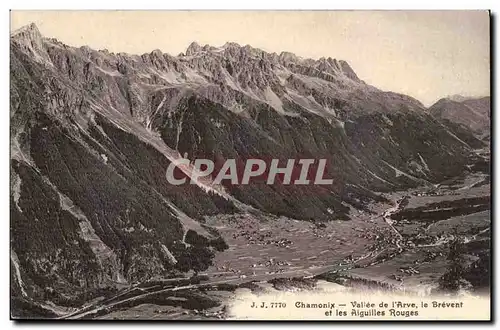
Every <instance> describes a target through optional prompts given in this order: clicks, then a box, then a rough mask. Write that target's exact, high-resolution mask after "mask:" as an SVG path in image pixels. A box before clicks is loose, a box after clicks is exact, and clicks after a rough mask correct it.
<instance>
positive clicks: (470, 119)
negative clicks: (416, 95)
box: [429, 96, 491, 134]
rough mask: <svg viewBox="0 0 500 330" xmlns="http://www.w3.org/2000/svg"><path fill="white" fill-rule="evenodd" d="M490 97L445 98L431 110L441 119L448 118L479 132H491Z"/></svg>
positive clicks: (430, 110) (432, 113)
mask: <svg viewBox="0 0 500 330" xmlns="http://www.w3.org/2000/svg"><path fill="white" fill-rule="evenodd" d="M490 102H491V101H490V97H489V96H487V97H481V98H463V97H462V98H457V97H455V98H453V99H452V98H443V99H440V100H439V101H437V102H436V103H435V104H433V105H432V106H431V107H430V108H429V112H430V113H431V115H433V116H434V117H436V118H438V119H440V120H443V119H444V120H448V121H450V122H453V123H457V124H460V125H464V126H465V127H467V128H469V129H471V130H473V131H475V132H476V133H479V134H485V133H487V134H489V130H490V121H491V120H490V108H491V103H490Z"/></svg>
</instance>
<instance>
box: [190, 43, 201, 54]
mask: <svg viewBox="0 0 500 330" xmlns="http://www.w3.org/2000/svg"><path fill="white" fill-rule="evenodd" d="M201 51H202V48H201V46H200V45H199V44H198V43H197V42H195V41H193V42H192V43H191V44H190V45H189V47H188V48H187V49H186V55H188V56H189V55H193V54H196V53H199V52H201Z"/></svg>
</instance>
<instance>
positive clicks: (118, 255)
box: [10, 25, 483, 306]
mask: <svg viewBox="0 0 500 330" xmlns="http://www.w3.org/2000/svg"><path fill="white" fill-rule="evenodd" d="M10 51H11V67H10V69H11V71H10V75H11V78H10V79H11V93H10V101H11V109H10V116H11V210H10V211H11V234H12V247H11V248H12V251H11V261H12V265H13V268H14V269H15V270H16V271H13V272H12V276H13V278H12V283H14V285H13V296H14V297H17V298H19V299H27V300H31V299H34V300H36V301H46V300H49V301H52V302H54V303H55V304H58V305H63V306H71V305H78V304H81V303H82V302H83V301H87V300H90V299H92V298H93V297H94V296H96V295H98V293H99V292H100V290H104V289H106V290H108V289H110V288H113V287H114V286H116V285H128V284H130V283H134V282H140V281H144V280H147V279H151V278H156V277H159V278H164V277H169V276H177V275H179V274H180V273H183V272H187V271H189V270H194V271H199V270H203V269H206V268H207V267H208V266H209V265H210V263H211V259H212V258H213V256H214V254H215V253H217V251H218V250H222V249H224V248H225V247H226V246H225V244H224V242H222V240H221V238H220V236H219V234H218V233H217V230H215V229H214V228H211V227H208V226H206V225H204V217H205V216H209V215H217V214H223V213H239V212H251V213H252V214H254V215H255V216H256V217H265V216H269V217H272V216H279V215H284V216H288V217H291V218H295V219H299V220H306V221H314V222H322V221H329V220H335V219H337V220H338V219H344V220H348V219H349V218H350V217H351V213H350V211H351V209H365V210H366V209H367V206H368V205H369V204H370V203H373V202H374V201H383V200H384V199H383V197H381V196H380V192H383V191H389V190H395V189H405V188H407V187H413V186H417V185H422V184H431V183H438V182H440V181H442V180H444V179H446V178H449V177H453V176H456V175H459V174H460V173H462V171H463V170H464V169H465V166H466V165H467V163H468V161H469V156H470V151H471V150H472V149H473V148H478V147H480V146H482V145H483V144H482V142H480V141H479V140H477V139H476V138H474V137H473V135H472V134H471V133H470V132H469V131H467V130H464V129H463V128H460V127H457V126H453V125H448V124H443V123H441V122H440V121H437V120H436V119H435V118H434V117H433V116H431V115H429V114H428V113H427V112H426V111H425V109H424V108H423V106H422V104H420V102H418V101H417V100H415V99H412V98H410V97H408V96H405V95H400V94H396V93H391V92H383V91H380V90H378V89H376V88H375V87H372V86H369V85H367V84H365V83H364V82H363V81H361V80H360V79H359V78H358V77H357V75H356V74H355V72H354V71H353V69H352V68H351V67H350V66H349V65H348V64H347V62H345V61H337V60H334V59H331V58H328V59H324V58H322V59H319V60H311V59H301V58H299V57H297V56H295V55H294V54H291V53H281V54H280V55H277V54H275V53H272V54H270V53H266V52H263V51H261V50H259V49H255V48H252V47H250V46H244V47H241V46H239V45H237V44H234V43H227V44H226V45H224V46H223V47H220V48H215V47H211V46H203V47H201V46H200V45H197V44H195V43H193V44H191V45H190V46H189V47H188V49H187V51H186V54H180V55H179V56H177V57H174V56H171V55H168V54H163V53H161V52H160V51H153V52H151V53H148V54H143V55H141V56H138V55H129V54H123V53H119V54H113V53H109V52H108V51H105V50H103V51H96V50H92V49H90V48H88V47H80V48H74V47H69V46H67V45H64V44H62V43H60V42H59V41H57V40H54V39H47V38H44V37H43V36H41V35H40V33H39V31H38V29H37V28H36V26H34V25H30V26H27V27H24V28H22V29H20V30H18V31H16V32H14V33H13V34H12V35H11V50H10ZM184 154H187V157H188V158H189V159H191V160H194V159H196V158H209V159H212V160H214V161H215V163H216V164H221V163H222V162H223V161H224V160H226V159H231V158H235V159H238V160H239V161H244V160H246V159H250V158H262V159H269V158H278V159H280V160H282V161H285V160H287V159H298V158H312V159H327V164H328V165H327V173H328V176H329V177H331V178H333V179H334V184H333V185H331V186H312V185H309V186H307V185H306V186H294V185H282V184H279V183H278V184H276V185H266V184H264V183H255V184H250V185H232V184H230V183H228V182H224V181H223V182H222V184H221V185H215V184H213V182H212V180H211V179H210V178H203V179H200V180H196V182H195V184H187V185H180V186H173V185H170V184H168V182H167V181H166V179H165V172H166V169H167V167H168V165H169V164H171V163H172V162H176V161H177V160H179V159H180V158H181V155H184ZM178 172H179V173H178V175H184V176H186V177H191V176H192V168H191V167H190V166H188V167H184V168H182V169H181V170H179V171H178ZM17 298H16V299H17Z"/></svg>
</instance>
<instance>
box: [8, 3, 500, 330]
mask: <svg viewBox="0 0 500 330" xmlns="http://www.w3.org/2000/svg"><path fill="white" fill-rule="evenodd" d="M499 3H500V1H498V0H474V1H464V0H462V1H458V0H454V1H446V2H445V1H440V2H438V1H435V0H419V1H413V0H412V1H389V0H378V1H373V0H372V1H370V0H345V1H342V2H339V1H336V2H332V1H319V0H307V1H291V0H288V1H270V0H254V1H246V2H243V1H221V0H211V1H206V0H205V1H203V0H198V1H193V0H184V1H177V2H170V3H168V4H164V5H160V2H158V1H149V0H141V1H137V0H136V1H133V0H120V1H106V3H103V1H102V0H86V1H84V2H81V3H79V2H77V1H71V2H69V1H57V0H46V1H43V2H40V1H20V0H18V1H13V0H6V1H3V2H2V4H1V7H2V11H1V12H0V26H1V27H2V28H3V31H2V33H1V34H0V36H1V43H0V44H1V45H2V46H3V47H2V48H1V52H0V54H1V62H2V64H3V65H2V66H1V68H2V72H1V75H0V79H1V80H0V81H1V82H2V87H1V88H0V93H1V97H0V100H2V104H3V105H4V108H3V109H2V110H1V112H0V114H1V117H0V118H1V119H0V135H1V137H0V154H1V155H4V156H3V157H4V158H3V159H2V161H1V162H0V173H1V176H0V179H1V182H0V202H1V203H2V204H1V206H2V207H1V208H0V210H1V212H2V215H3V216H2V217H0V219H2V222H3V226H4V227H3V231H2V236H1V239H2V241H1V243H2V244H1V247H0V258H1V259H0V265H1V266H2V269H4V271H3V272H2V273H1V280H0V285H1V289H0V297H1V301H2V304H1V305H0V306H1V317H0V326H1V329H10V328H13V327H14V326H15V324H14V323H13V322H12V321H9V314H10V310H9V299H10V288H9V272H10V261H9V259H10V258H9V253H8V252H7V251H10V242H9V231H10V228H8V225H7V223H8V219H9V204H8V203H9V202H8V201H9V162H8V155H9V148H10V146H9V103H8V102H9V91H8V86H9V66H8V62H9V50H8V49H9V48H8V47H9V33H8V31H9V11H8V10H9V9H62V8H64V9H128V10H132V9H135V10H137V9H141V10H148V9H169V10H175V9H181V10H182V9H209V10H216V9H233V10H238V9H240V10H241V9H245V10H250V9H262V10H265V9H267V10H269V9H275V10H276V9H278V10H297V9H299V10H308V9H309V10H311V9H313V10H325V9H331V10H333V9H337V10H339V9H347V10H349V9H356V10H370V9H372V10H373V9H379V10H380V9H382V10H388V9H392V10H395V9H396V10H397V9H421V10H437V9H469V10H471V9H492V10H493V13H494V14H497V15H498V12H499V10H498V6H499ZM138 5H140V6H138ZM496 18H497V19H498V17H496ZM497 25H498V23H497ZM68 28H71V27H68ZM103 33H105V32H104V31H103ZM497 42H498V34H497V33H495V34H494V41H493V44H496V43H497ZM495 77H496V75H495ZM492 87H494V91H492V92H494V93H495V94H493V95H494V97H495V99H496V95H498V86H497V85H495V84H493V85H492ZM493 111H496V109H494V110H493ZM499 118H500V115H497V116H495V125H494V126H495V127H498V122H499V120H500V119H499ZM494 135H496V134H494ZM494 140H496V137H495V138H494ZM498 148H499V147H498V144H495V148H494V149H495V150H493V152H492V155H494V154H496V151H497V149H498ZM497 165H498V164H497ZM496 170H497V166H495V172H498V171H496ZM496 181H497V180H496V176H495V182H494V183H496ZM497 195H498V194H497ZM497 200H498V196H496V195H495V199H494V201H493V203H494V205H499V204H497V203H496V202H497ZM498 213H499V211H498V207H496V208H495V212H494V219H497V220H498V219H499V218H500V217H499V216H498ZM498 231H499V225H498V224H496V225H495V235H496V237H498ZM496 252H497V251H494V253H495V256H496V257H495V265H498V259H499V258H498V254H497V253H496ZM495 268H498V267H495ZM493 288H495V286H493ZM494 291H495V293H496V291H497V290H496V289H494ZM497 305H498V301H497ZM497 311H498V308H495V313H494V314H497V313H496V312H497ZM497 316H498V314H497ZM122 324H123V323H121V324H116V323H115V324H113V325H111V324H108V325H106V324H103V323H98V324H95V323H84V324H82V323H80V324H78V325H79V326H80V327H83V328H92V329H105V327H106V328H107V327H110V326H113V327H119V326H122ZM69 325H70V324H68V323H63V324H60V326H62V327H67V326H69ZM75 325H76V323H75ZM123 325H125V324H123ZM145 325H146V324H137V323H131V324H127V326H128V327H130V328H136V329H140V328H143V327H144V326H145ZM151 325H153V326H154V325H156V326H158V327H169V328H180V327H183V328H186V327H198V326H199V327H218V326H221V325H222V326H224V324H221V323H216V324H214V323H203V324H200V323H197V324H189V323H184V324H182V323H181V324H179V323H175V324H173V323H149V324H147V326H151ZM242 325H246V326H248V325H249V324H241V323H239V324H234V323H231V324H226V326H230V327H231V328H232V327H241V326H242ZM310 325H319V324H317V323H316V324H312V323H311V324H310ZM321 325H323V326H326V327H334V328H344V327H346V328H347V327H348V328H351V329H352V328H361V327H365V326H366V327H373V326H377V327H380V326H381V327H385V326H387V324H378V325H376V324H369V325H363V324H362V323H350V324H338V323H327V324H321ZM401 325H402V324H401V323H397V324H394V325H393V326H401ZM442 325H443V324H439V323H436V324H425V325H417V326H418V327H422V328H423V327H425V328H438V327H440V326H442ZM464 325H465V324H464ZM27 326H33V325H27V324H24V327H27ZM54 326H57V325H56V324H54V323H50V324H42V325H38V326H37V327H38V328H40V329H52V328H53V327H54ZM250 326H252V327H259V328H261V329H271V328H274V327H276V326H290V324H277V323H268V324H253V325H250ZM295 326H299V327H303V326H307V327H308V326H309V324H308V325H305V324H296V325H295ZM466 326H467V327H471V328H474V327H478V326H479V325H475V326H473V325H471V324H467V325H466Z"/></svg>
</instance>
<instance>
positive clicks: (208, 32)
mask: <svg viewBox="0 0 500 330" xmlns="http://www.w3.org/2000/svg"><path fill="white" fill-rule="evenodd" d="M32 22H34V23H35V24H36V25H37V26H38V28H39V29H40V31H41V33H42V34H43V35H44V36H47V37H55V38H57V39H59V40H60V41H62V42H64V43H66V44H69V45H72V46H81V45H89V46H90V47H92V48H96V49H103V48H107V49H108V50H109V51H112V52H127V53H132V54H142V53H146V52H150V51H152V50H153V49H160V50H162V51H163V52H167V53H170V54H172V55H177V54H178V53H180V52H183V51H185V49H186V48H187V46H188V45H189V44H190V43H191V42H192V41H197V42H198V43H200V44H210V45H213V46H221V45H223V44H224V43H225V42H226V41H235V42H237V43H239V44H241V45H246V44H250V45H251V46H253V47H257V48H261V49H263V50H265V51H271V52H277V53H279V52H281V51H291V52H294V53H296V54H297V55H299V56H303V57H311V58H320V57H329V56H330V57H332V58H337V59H343V60H346V61H347V62H349V63H350V64H351V66H352V67H353V69H354V71H355V72H356V73H357V74H358V76H359V77H360V78H361V79H363V80H365V81H366V82H367V83H369V84H371V85H374V86H376V87H378V88H381V89H383V90H391V91H394V92H399V93H404V94H408V95H411V96H413V97H415V98H417V99H419V100H420V101H422V102H423V103H424V104H426V105H430V104H431V103H432V102H434V101H435V100H437V99H439V98H441V97H443V96H447V95H453V94H462V95H466V96H482V95H489V94H490V86H489V75H490V58H489V51H490V47H489V16H488V12H486V11H413V12H410V11H386V12H383V11H281V12H271V11H260V12H256V11H225V12H220V11H208V12H203V11H12V12H11V28H12V29H17V28H19V27H21V26H23V25H26V24H29V23H32Z"/></svg>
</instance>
